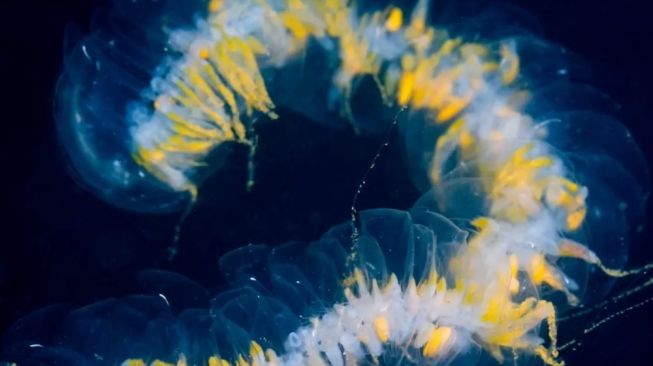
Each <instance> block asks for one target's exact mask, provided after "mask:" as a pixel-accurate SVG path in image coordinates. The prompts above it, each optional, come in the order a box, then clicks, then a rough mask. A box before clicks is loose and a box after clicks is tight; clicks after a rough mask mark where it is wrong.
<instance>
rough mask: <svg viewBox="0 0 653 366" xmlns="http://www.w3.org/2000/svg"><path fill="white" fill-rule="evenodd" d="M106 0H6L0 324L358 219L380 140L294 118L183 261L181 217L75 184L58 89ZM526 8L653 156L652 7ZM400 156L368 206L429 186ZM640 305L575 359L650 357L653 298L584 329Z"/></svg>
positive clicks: (237, 183) (224, 194)
mask: <svg viewBox="0 0 653 366" xmlns="http://www.w3.org/2000/svg"><path fill="white" fill-rule="evenodd" d="M98 3H106V2H98V1H80V0H78V1H73V0H63V1H58V2H56V3H55V2H52V3H51V2H46V1H17V0H16V1H7V0H4V1H2V2H1V3H0V82H1V84H0V92H1V93H2V94H3V96H2V98H1V99H0V105H1V106H2V108H1V111H2V112H1V114H0V124H1V126H2V130H1V131H2V133H1V135H0V136H2V138H1V140H0V141H1V142H0V145H2V148H3V151H2V154H0V159H2V164H1V165H0V166H1V167H2V173H0V175H1V177H2V178H1V180H2V193H3V195H2V196H3V202H2V207H3V208H4V210H3V219H2V222H3V225H2V227H3V230H2V231H1V232H0V242H1V243H2V244H1V248H0V329H4V328H5V327H6V326H8V325H9V324H10V323H11V322H12V321H13V320H15V319H17V318H18V317H20V316H23V315H25V314H27V313H29V312H30V311H32V310H34V309H37V308H39V307H41V306H44V305H47V304H51V303H55V302H70V303H74V304H80V305H82V304H85V303H89V302H93V301H97V300H99V299H103V298H106V297H110V296H119V295H124V294H129V293H133V292H136V291H138V287H137V286H136V284H135V281H134V274H135V273H136V272H137V271H139V270H141V269H144V268H152V267H154V268H164V269H169V270H173V271H176V272H179V273H182V274H184V275H186V276H188V277H190V278H192V279H194V280H195V281H197V282H199V283H201V284H202V285H204V286H207V287H216V286H219V285H220V283H221V281H222V279H221V278H220V276H219V274H218V271H217V260H218V258H219V257H220V255H221V254H222V253H224V252H225V251H227V250H229V249H230V248H234V247H236V246H239V245H242V244H246V243H248V242H266V243H271V244H274V243H280V242H284V241H287V240H292V239H304V240H308V239H312V238H316V237H317V236H319V234H320V233H321V232H323V231H324V230H325V229H327V228H328V227H330V226H332V225H333V224H335V223H338V222H341V221H343V220H346V219H347V218H348V215H349V206H350V202H351V198H352V195H353V191H354V190H355V187H356V186H357V184H358V182H359V180H360V176H361V175H362V174H363V172H364V171H365V169H366V167H367V166H368V165H369V162H370V160H371V157H372V156H373V155H374V152H375V151H376V149H377V147H378V144H379V141H378V140H375V139H373V138H361V137H355V136H353V135H352V134H351V133H349V132H348V131H333V130H331V129H328V128H325V127H323V126H318V125H314V124H310V123H306V121H303V120H301V118H298V117H293V116H292V115H288V116H284V118H282V121H281V122H275V123H278V125H266V126H261V127H260V130H259V132H260V133H261V136H266V138H265V139H262V140H263V141H262V142H261V148H260V152H259V157H258V158H257V174H258V178H257V186H256V188H255V189H254V191H253V192H250V193H248V192H246V190H245V189H244V180H245V171H244V169H243V168H242V166H244V164H245V161H246V160H245V159H246V154H245V152H244V151H236V153H235V154H234V156H233V158H232V160H233V161H230V163H228V164H227V165H226V166H225V167H224V169H223V170H222V171H221V172H220V173H219V174H218V175H217V176H215V177H213V178H212V179H211V180H210V181H209V182H208V183H207V185H208V186H211V187H214V189H211V190H210V191H209V189H206V191H209V192H206V193H205V194H204V196H203V198H202V199H201V200H200V203H199V206H198V207H197V208H196V209H195V211H194V213H193V214H192V215H191V217H190V219H189V220H188V222H187V223H186V225H184V230H183V232H182V240H181V251H180V254H179V256H178V257H177V258H176V259H175V261H173V262H169V261H167V259H166V257H167V253H166V252H165V247H166V246H167V244H168V243H169V241H170V238H171V237H172V230H173V227H174V225H175V222H176V220H177V218H178V215H176V214H173V215H139V214H133V213H130V212H125V211H122V210H120V209H116V208H113V207H112V206H110V205H107V204H105V203H104V202H101V201H99V200H97V199H96V198H94V196H93V195H92V194H90V193H88V192H86V191H85V190H83V189H80V188H79V187H78V185H76V183H75V182H74V181H73V180H72V179H71V178H70V176H69V174H68V172H67V168H66V165H65V162H63V159H62V155H61V152H60V151H61V150H60V148H59V146H57V141H56V133H55V127H54V121H53V119H52V103H53V100H52V94H53V86H54V83H55V80H56V78H57V75H58V72H59V70H60V68H61V61H62V45H63V31H64V28H65V26H66V25H67V24H70V23H76V24H78V25H81V26H82V27H84V26H85V25H87V24H88V19H89V17H90V14H91V13H92V11H93V9H95V8H96V7H97V5H98ZM515 3H516V4H517V5H519V6H521V7H523V8H525V9H526V10H528V11H529V12H530V13H532V14H533V15H534V16H535V17H537V19H538V20H539V22H540V24H541V27H542V31H543V35H544V37H545V38H546V39H549V40H552V41H556V42H559V43H561V44H563V45H564V46H566V47H567V48H569V49H571V50H573V51H575V52H576V53H578V54H580V55H581V56H582V57H583V58H584V59H585V60H586V61H587V62H588V64H589V65H591V67H592V72H593V83H594V84H595V85H597V86H598V87H599V89H601V90H603V91H605V92H606V93H607V94H609V95H610V96H612V97H613V98H614V100H615V101H616V102H617V103H619V104H620V105H621V107H622V108H621V111H620V117H621V118H622V120H623V121H624V123H625V124H626V125H627V126H628V128H629V129H630V130H631V131H632V133H633V135H634V137H635V139H636V140H637V141H638V142H639V143H640V145H641V146H642V148H643V150H644V153H645V155H646V158H647V160H648V161H653V147H652V146H651V143H650V141H651V139H652V138H653V127H652V123H651V122H652V121H651V117H650V116H651V106H652V104H653V91H652V90H653V89H652V88H651V86H652V85H653V69H652V68H651V65H652V63H651V61H650V60H651V56H652V55H653V53H652V52H651V47H652V46H653V26H652V25H651V24H653V23H651V22H650V15H651V12H650V11H649V9H648V8H647V6H646V2H645V1H615V0H608V1H590V0H581V1H569V2H568V1H560V0H554V1H542V0H537V1H521V2H519V1H515ZM268 146H270V147H268ZM400 159H401V158H400V156H399V152H398V151H397V148H396V147H393V146H391V147H390V149H389V150H388V152H387V154H385V155H384V156H383V157H382V159H381V161H380V165H379V167H378V168H377V169H375V170H374V171H373V173H372V174H371V177H370V181H369V183H368V185H367V187H366V189H365V191H364V194H363V196H362V198H361V204H360V206H361V207H397V208H407V207H409V206H410V204H411V202H413V201H414V199H415V198H416V197H417V193H416V192H415V191H414V189H412V187H411V185H410V182H409V181H408V180H407V178H404V177H405V176H406V174H404V173H402V172H400V171H399V172H398V171H397V169H398V168H397V167H398V166H401V160H400ZM650 206H651V205H650V204H649V211H648V212H649V213H650V212H653V211H651V210H650ZM651 233H653V230H652V229H651V228H650V227H649V228H648V229H647V230H646V231H645V233H644V235H642V237H641V238H639V239H638V240H637V241H635V242H634V243H632V250H631V252H632V253H633V254H632V264H633V265H635V264H641V263H644V262H647V261H651V260H653V250H652V249H650V245H649V240H648V236H649V235H647V234H651ZM648 296H649V297H651V296H653V292H651V291H648ZM646 297H647V295H646V294H641V295H640V296H639V299H644V298H646ZM629 304H630V303H628V302H626V303H624V304H619V305H617V306H615V307H613V308H612V310H608V311H606V312H603V313H601V312H599V313H598V314H594V315H592V316H589V317H587V318H584V319H582V321H580V322H578V323H577V324H574V326H573V327H572V326H568V327H567V328H569V329H566V330H567V331H569V332H571V333H572V334H574V336H575V337H577V338H578V337H579V338H580V340H581V343H582V346H581V347H580V348H579V349H578V350H577V351H567V352H565V353H563V356H564V357H565V358H566V359H567V360H568V361H569V364H586V363H587V364H589V363H594V364H601V365H608V364H615V363H617V362H628V363H630V362H634V363H636V364H646V363H647V361H646V360H650V359H651V357H653V316H652V315H651V314H652V313H653V304H650V305H647V306H644V307H643V308H641V309H638V310H635V311H632V312H629V313H628V314H626V315H624V316H622V317H618V318H616V319H615V320H614V321H611V322H609V323H607V324H606V325H605V326H603V327H601V328H600V329H599V330H597V331H595V332H593V333H591V334H589V335H586V336H582V334H581V333H582V332H581V330H582V327H583V326H587V325H589V324H590V323H591V322H593V321H596V320H598V319H599V318H600V317H601V316H605V315H607V314H610V312H611V311H612V312H613V311H614V310H615V309H620V308H623V307H625V306H628V305H629ZM563 329H565V328H563ZM561 339H563V340H565V339H569V338H568V337H565V336H564V335H563V336H561Z"/></svg>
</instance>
